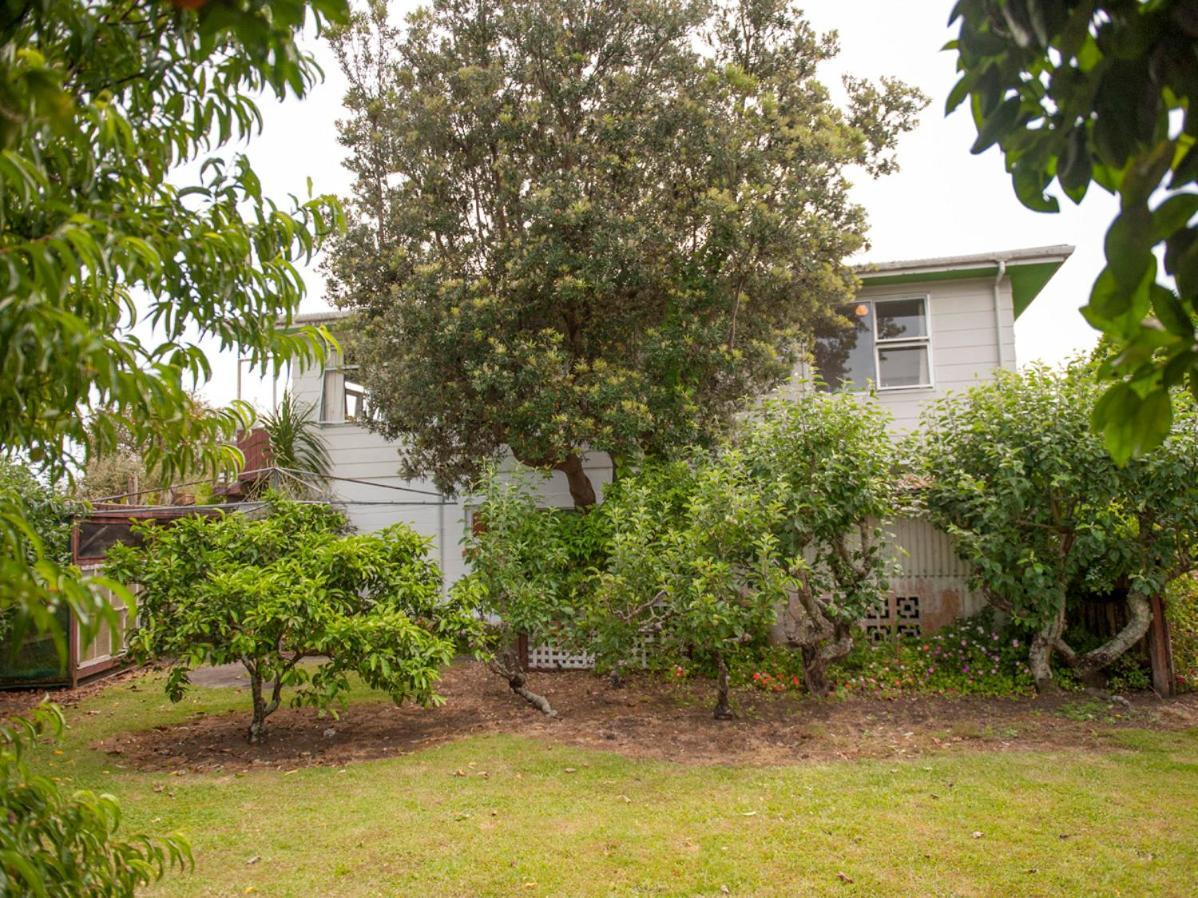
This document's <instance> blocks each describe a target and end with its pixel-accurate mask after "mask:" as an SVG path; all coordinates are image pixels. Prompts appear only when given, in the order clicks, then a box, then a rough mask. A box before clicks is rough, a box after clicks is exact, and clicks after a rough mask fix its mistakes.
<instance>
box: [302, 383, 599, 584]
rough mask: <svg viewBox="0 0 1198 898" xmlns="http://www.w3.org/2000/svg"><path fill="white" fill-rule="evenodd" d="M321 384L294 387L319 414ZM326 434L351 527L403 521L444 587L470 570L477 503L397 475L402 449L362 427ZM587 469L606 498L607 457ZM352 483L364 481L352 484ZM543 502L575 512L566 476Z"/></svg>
mask: <svg viewBox="0 0 1198 898" xmlns="http://www.w3.org/2000/svg"><path fill="white" fill-rule="evenodd" d="M338 364H339V362H338V360H332V361H331V362H330V365H329V367H332V368H336V367H337V366H338ZM323 383H324V372H323V370H322V369H317V368H309V369H303V370H298V371H295V372H293V374H292V380H291V389H292V392H293V394H294V395H295V396H296V398H297V399H298V400H300V401H301V402H304V403H310V404H311V405H312V407H313V409H315V410H316V414H318V415H319V414H320V412H321V401H322V393H323ZM321 436H322V437H324V440H325V443H326V445H327V446H328V450H329V457H330V458H331V460H332V463H333V474H334V476H336V477H338V478H348V480H334V481H333V482H332V484H331V492H332V494H333V498H334V500H339V501H341V502H344V503H346V504H345V512H346V514H347V516H348V517H349V520H350V523H351V524H353V526H354V527H356V528H357V529H358V530H361V531H364V532H369V531H372V530H379V529H381V528H383V527H387V526H389V525H391V524H395V523H404V524H407V525H408V526H409V527H411V528H412V529H413V530H415V531H416V532H417V533H419V534H421V535H422V536H425V537H428V538H429V539H430V540H432V547H431V553H432V558H433V559H434V560H435V561H436V562H437V563H438V564H439V565H440V566H441V571H442V576H443V578H444V581H445V586H446V588H448V587H449V586H450V585H452V584H453V583H454V582H456V581H457V580H458V579H460V578H461V577H462V576H463V575H464V574H465V573H466V572H467V565H466V561H465V558H464V557H463V554H462V546H461V540H462V538H463V536H464V535H465V533H466V525H467V522H468V520H469V516H470V510H471V508H472V507H473V504H474V503H473V502H472V500H471V497H469V496H464V495H459V496H457V497H453V498H448V499H445V500H444V501H442V497H441V496H440V495H439V493H438V490H437V487H436V484H434V483H433V482H432V481H431V480H407V479H405V478H404V477H402V476H400V474H399V453H398V446H397V444H396V443H394V442H391V441H389V440H387V439H385V438H384V437H382V436H380V435H379V434H377V433H372V432H371V431H369V430H367V429H366V428H365V427H362V426H361V425H359V424H354V423H349V422H342V423H322V424H321ZM516 465H517V463H516V461H515V460H514V459H512V458H508V459H507V460H506V461H505V462H504V465H503V466H502V468H501V470H502V469H505V468H506V469H507V470H512V469H514V468H515V467H516ZM584 466H585V468H586V471H587V473H588V474H589V475H590V477H591V482H592V483H593V484H594V486H595V491H596V493H597V494H598V495H599V497H600V498H602V494H603V487H604V485H605V484H607V483H610V482H611V464H610V461H609V460H608V458H607V456H606V455H605V454H603V453H595V454H593V455H587V456H586V457H585V459H584ZM534 476H535V475H534ZM354 480H357V481H367V482H363V483H353V482H348V481H354ZM409 491H415V492H409ZM540 498H541V502H542V503H543V504H544V505H546V506H549V507H559V506H560V507H563V508H566V507H571V506H572V505H573V500H571V498H570V489H569V486H568V484H567V483H566V478H565V475H564V474H562V473H561V472H558V471H555V472H554V473H553V474H552V475H551V476H550V477H548V478H546V479H545V481H544V482H543V483H542V484H541V486H540Z"/></svg>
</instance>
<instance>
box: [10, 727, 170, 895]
mask: <svg viewBox="0 0 1198 898" xmlns="http://www.w3.org/2000/svg"><path fill="white" fill-rule="evenodd" d="M62 726H63V721H62V715H61V712H60V711H59V710H58V709H57V708H56V707H54V706H53V705H43V706H41V707H40V708H38V709H36V710H35V711H34V712H33V713H32V714H31V715H30V716H29V717H28V718H21V717H18V718H14V719H13V720H10V721H9V722H7V723H6V724H4V725H0V895H4V896H14V898H15V896H18V895H36V896H41V898H132V896H133V894H134V890H135V889H137V888H138V887H139V886H143V885H149V884H150V883H151V882H154V881H155V880H157V879H161V878H162V875H163V874H164V873H165V872H166V870H167V869H169V868H175V867H177V868H180V869H184V868H186V867H188V866H190V865H191V862H192V861H191V849H190V848H189V846H188V844H187V842H186V840H184V839H183V838H182V837H181V836H179V835H171V836H164V837H150V836H143V835H134V836H130V837H128V838H120V837H119V836H118V828H119V826H120V821H121V815H120V808H119V807H118V805H117V803H116V800H115V799H114V798H113V797H112V796H111V795H96V794H95V793H94V792H85V791H79V792H75V793H74V794H73V795H70V794H67V793H65V792H64V791H63V789H62V787H61V786H60V785H59V784H58V783H57V782H56V781H55V780H52V779H50V778H49V777H45V776H38V775H37V774H35V773H33V772H32V771H31V770H30V769H29V766H28V762H27V760H26V756H27V754H28V752H29V751H30V749H32V748H33V746H34V745H35V744H36V743H37V742H38V741H39V740H42V739H45V738H47V737H54V736H57V735H58V734H59V733H60V732H61V730H62Z"/></svg>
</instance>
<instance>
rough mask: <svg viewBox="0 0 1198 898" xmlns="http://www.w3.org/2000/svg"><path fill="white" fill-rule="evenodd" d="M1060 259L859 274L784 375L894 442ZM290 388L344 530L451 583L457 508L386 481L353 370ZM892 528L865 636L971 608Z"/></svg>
mask: <svg viewBox="0 0 1198 898" xmlns="http://www.w3.org/2000/svg"><path fill="white" fill-rule="evenodd" d="M1072 251H1073V248H1072V247H1070V246H1048V247H1036V248H1032V249H1020V250H1013V251H1007V252H994V253H982V254H978V255H969V256H954V257H946V258H932V259H917V260H913V261H905V262H887V263H882V264H873V265H867V266H862V267H861V268H859V269H858V275H859V277H860V279H861V282H862V289H861V291H860V293H859V295H858V297H857V299H856V301H855V302H854V303H852V304H850V305H849V306H848V307H846V308H845V309H844V310H842V313H843V314H844V316H845V318H846V320H847V324H846V326H845V328H843V329H842V330H840V331H838V332H837V333H835V334H833V335H829V336H825V337H822V338H820V339H819V340H818V341H817V346H816V347H815V348H814V352H813V355H814V363H813V365H810V366H808V365H804V366H803V367H802V368H801V370H800V371H799V372H797V373H796V379H795V382H794V385H793V386H792V389H803V388H805V387H803V386H801V384H803V383H805V382H807V381H809V380H810V378H811V376H812V374H818V375H819V376H820V378H821V379H822V380H823V382H824V383H825V385H826V387H827V388H838V389H850V390H855V391H860V392H861V393H862V395H863V396H865V397H868V399H867V400H865V401H873V402H879V403H881V404H882V405H883V406H885V407H886V409H887V410H888V411H889V412H890V413H891V415H892V416H893V419H894V427H895V430H896V431H899V432H901V431H905V430H909V429H910V428H913V427H915V426H916V425H917V424H918V420H919V414H920V410H921V409H922V408H923V407H924V405H926V404H927V403H928V402H930V401H932V400H933V399H935V398H938V397H941V396H944V395H946V394H948V393H950V392H951V391H959V390H964V389H967V388H968V387H970V386H972V385H975V384H977V383H980V382H982V381H985V380H987V379H989V378H991V377H992V376H993V374H994V372H995V370H997V369H1000V368H1005V369H1011V370H1013V369H1014V368H1015V367H1016V362H1017V356H1016V346H1015V330H1014V325H1015V320H1016V319H1017V318H1018V317H1019V316H1020V314H1022V313H1023V312H1024V311H1025V310H1026V309H1027V308H1028V306H1029V305H1030V304H1031V303H1032V301H1033V300H1034V299H1035V298H1036V296H1037V295H1038V294H1039V293H1040V291H1041V290H1042V289H1043V287H1044V286H1045V285H1046V284H1047V283H1048V281H1049V280H1050V279H1051V278H1052V276H1053V275H1054V274H1055V273H1056V271H1057V270H1058V269H1059V268H1060V267H1061V265H1062V264H1063V263H1064V262H1065V260H1066V259H1068V258H1069V256H1070V254H1071V253H1072ZM341 317H343V316H342V315H341V314H340V313H337V312H325V313H316V314H312V315H304V316H301V319H300V320H301V321H305V322H320V323H325V324H328V325H330V328H331V329H332V330H334V331H336V327H337V321H338V319H340V318H341ZM812 368H814V370H812ZM291 390H292V392H293V393H294V394H295V395H296V396H297V398H299V399H300V400H302V401H304V402H307V403H310V404H311V405H312V406H313V408H315V409H317V410H318V414H319V419H320V425H321V429H322V431H323V435H324V438H325V440H326V442H327V444H328V448H329V454H330V456H331V458H332V461H333V473H334V475H335V477H336V478H338V479H335V480H333V481H332V485H331V489H332V492H333V495H334V497H335V498H336V499H337V500H339V501H342V502H344V503H345V508H346V512H347V513H348V515H349V517H350V519H351V521H352V522H353V523H354V524H355V525H356V526H357V527H358V528H359V529H361V530H373V529H377V528H379V527H382V526H385V525H387V524H390V523H393V522H396V521H403V522H405V523H407V524H409V525H411V526H412V527H413V528H415V529H416V530H417V531H419V532H420V533H422V534H425V535H426V536H428V537H430V538H431V539H432V540H433V552H434V557H435V559H436V560H437V561H438V562H439V563H440V565H441V569H442V571H443V572H444V576H445V579H446V583H447V584H448V583H452V582H453V581H455V580H456V579H458V578H459V577H460V576H462V574H464V573H465V571H466V563H465V561H464V559H463V557H462V552H461V549H460V542H461V538H462V535H463V533H464V532H465V527H466V526H467V524H468V521H469V517H470V513H471V506H470V499H469V497H456V498H442V497H441V496H440V494H439V493H438V491H437V489H436V487H435V486H434V485H433V484H432V483H431V482H430V481H416V482H412V481H408V480H404V479H403V478H401V477H400V476H399V475H398V474H397V473H396V469H397V460H396V447H395V446H394V445H393V444H391V443H389V442H388V441H387V440H385V439H384V438H383V437H381V436H379V435H377V434H375V433H372V432H371V431H370V430H368V429H367V428H366V427H364V426H363V425H362V423H361V418H362V414H363V411H364V409H365V403H366V402H367V396H366V392H365V390H364V389H363V387H362V384H361V381H360V379H359V376H358V372H357V371H356V369H355V368H354V367H353V366H352V365H346V364H345V363H344V362H342V361H341V360H339V359H334V360H332V361H331V362H330V363H329V364H328V365H327V367H325V368H323V369H320V370H313V369H309V370H300V371H295V372H294V373H293V375H292V378H291ZM783 392H785V391H783ZM513 464H514V463H513ZM586 466H587V469H588V472H589V473H590V474H591V475H592V478H591V479H592V482H594V483H595V485H596V488H597V489H601V488H602V485H603V484H604V483H606V482H609V480H610V471H611V469H610V463H609V462H608V460H607V458H606V456H604V455H603V454H602V453H594V454H592V455H591V456H588V458H587V459H586ZM543 500H544V502H545V504H546V505H561V506H568V505H570V504H571V503H570V496H569V491H568V489H567V487H566V483H565V478H564V476H563V475H562V474H560V473H555V474H554V475H553V476H552V477H550V478H549V479H548V480H547V481H546V484H545V486H544V489H543ZM893 529H894V533H895V543H896V546H897V547H901V550H902V551H901V552H900V551H896V556H897V557H898V560H899V563H900V565H901V567H902V576H900V577H898V578H896V579H895V581H894V583H893V586H894V592H895V595H894V597H893V598H892V600H891V602H890V603H889V605H888V607H886V608H879V609H877V610H876V613H875V614H874V615H873V619H872V620H871V621H870V622H869V624H868V626H869V628H871V629H872V630H873V632H874V633H875V634H878V635H881V634H883V633H885V632H888V631H893V630H896V629H897V630H901V631H904V632H905V631H910V630H919V629H935V628H936V627H938V626H940V625H942V624H944V623H946V622H948V621H951V620H952V619H954V618H955V617H957V616H958V615H960V614H962V613H972V612H974V611H976V610H977V609H978V608H979V607H980V604H981V602H980V599H979V597H977V596H974V595H973V594H971V592H970V590H969V587H968V570H967V569H966V568H965V566H964V564H963V563H962V562H961V561H959V560H958V559H957V558H956V556H955V555H954V553H953V552H952V547H951V544H950V543H949V541H948V538H947V537H946V536H945V535H944V534H942V533H939V532H938V531H936V530H934V529H933V528H932V527H931V526H930V525H928V524H927V523H926V522H924V521H921V520H915V519H908V520H902V521H898V522H896V523H895V526H894V528H893Z"/></svg>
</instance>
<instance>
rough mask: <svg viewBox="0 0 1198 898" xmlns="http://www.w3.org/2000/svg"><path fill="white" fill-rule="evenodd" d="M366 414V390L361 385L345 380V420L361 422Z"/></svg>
mask: <svg viewBox="0 0 1198 898" xmlns="http://www.w3.org/2000/svg"><path fill="white" fill-rule="evenodd" d="M365 414H366V388H365V387H364V386H362V385H361V384H360V383H356V382H354V381H352V380H350V379H349V378H348V377H347V378H346V379H345V420H346V421H361V420H362V418H363V416H364V415H365Z"/></svg>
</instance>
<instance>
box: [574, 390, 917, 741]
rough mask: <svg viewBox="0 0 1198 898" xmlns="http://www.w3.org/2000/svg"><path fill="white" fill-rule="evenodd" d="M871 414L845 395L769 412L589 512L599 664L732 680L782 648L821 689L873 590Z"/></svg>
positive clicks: (880, 509)
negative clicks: (650, 665) (603, 543)
mask: <svg viewBox="0 0 1198 898" xmlns="http://www.w3.org/2000/svg"><path fill="white" fill-rule="evenodd" d="M892 465H893V459H892V456H891V448H890V442H889V438H888V436H887V434H886V424H885V419H884V417H883V414H882V412H881V411H880V410H878V409H877V408H875V407H871V406H867V407H862V406H861V405H860V404H859V403H858V402H856V400H855V399H854V398H853V397H850V396H845V395H830V394H813V395H809V396H807V397H804V398H803V399H802V400H800V401H798V402H787V403H774V404H768V405H767V406H765V408H764V409H762V411H761V414H760V417H758V418H757V419H755V420H753V421H751V422H749V423H747V424H746V425H745V426H744V428H743V430H742V431H741V432H740V433H738V434H737V435H736V437H735V438H734V439H733V440H731V441H730V442H728V443H726V444H724V445H723V446H721V447H719V449H718V451H715V452H711V453H699V454H696V455H694V456H693V457H692V459H691V461H690V463H689V465H684V464H676V465H673V466H670V467H668V468H666V469H665V471H666V472H667V473H666V474H665V476H666V477H667V478H669V479H670V480H672V481H673V483H672V484H671V486H670V488H669V490H667V491H666V492H665V493H664V494H663V492H662V491H661V489H660V487H661V481H662V479H663V474H662V471H661V470H657V471H651V472H650V473H649V474H647V475H634V476H633V477H630V478H628V479H627V480H626V481H625V482H623V483H621V484H620V485H619V489H618V490H616V491H615V492H614V494H613V495H612V496H611V497H609V498H608V500H607V501H606V502H605V503H604V508H605V512H606V514H607V516H608V518H609V520H610V526H611V532H612V540H611V558H610V561H609V564H608V566H607V568H606V569H605V570H604V571H603V573H602V575H601V577H600V583H599V586H598V587H597V588H596V589H595V590H594V591H593V593H592V598H593V604H592V605H591V607H590V609H589V610H588V613H587V614H586V615H585V617H584V620H583V631H584V633H585V634H586V636H587V638H588V639H589V641H590V643H591V644H592V645H593V646H595V647H596V648H595V651H596V655H597V662H598V663H599V665H600V666H601V667H602V666H611V665H614V664H618V663H619V662H620V660H621V659H626V658H628V657H630V656H631V655H632V654H633V653H634V651H637V650H641V651H645V652H647V653H648V654H649V655H650V657H652V658H654V659H656V663H657V664H659V665H661V666H665V665H668V664H681V663H684V662H685V663H689V664H697V665H699V666H700V668H702V667H705V666H710V667H712V668H714V669H715V671H716V673H717V699H716V706H715V716H716V717H717V718H723V717H727V716H729V715H730V709H729V707H728V687H729V682H730V676H731V671H732V669H733V668H735V667H737V666H743V665H744V664H745V663H746V661H747V659H751V658H756V657H758V655H759V653H760V652H761V651H762V649H763V648H764V647H765V646H766V645H768V644H769V642H770V641H771V638H776V637H777V636H778V633H779V631H780V632H781V634H782V638H783V639H784V640H785V641H786V642H787V643H788V644H789V645H791V646H792V647H794V648H797V649H798V650H799V654H800V655H801V657H802V662H803V670H804V682H805V683H806V684H807V687H808V688H809V689H810V690H811V691H813V692H815V693H817V694H819V693H823V692H825V691H826V689H827V683H826V671H827V667H828V665H829V664H830V663H831V662H833V661H835V660H836V659H837V658H839V657H842V656H843V655H844V654H846V653H847V652H848V651H849V650H850V649H851V647H852V644H853V638H854V636H855V628H856V625H857V623H858V622H859V621H860V620H861V618H862V616H863V615H864V612H865V609H866V608H867V607H868V606H869V605H871V604H872V603H874V602H875V601H876V600H877V599H878V597H879V596H881V595H884V594H885V592H886V590H887V583H886V572H887V570H886V569H887V564H886V562H885V559H884V557H883V555H882V552H881V537H882V533H881V530H880V527H879V525H878V522H879V521H880V520H882V519H884V518H885V517H887V516H888V515H889V514H890V513H891V512H892V509H893V507H894V488H893V475H892Z"/></svg>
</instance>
